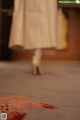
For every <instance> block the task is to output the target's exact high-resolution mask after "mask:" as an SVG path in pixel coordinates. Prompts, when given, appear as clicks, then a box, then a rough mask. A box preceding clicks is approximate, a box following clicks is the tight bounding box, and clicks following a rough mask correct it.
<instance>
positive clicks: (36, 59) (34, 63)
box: [32, 49, 42, 75]
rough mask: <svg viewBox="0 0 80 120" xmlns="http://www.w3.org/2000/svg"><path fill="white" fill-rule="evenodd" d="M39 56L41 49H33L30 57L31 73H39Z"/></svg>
mask: <svg viewBox="0 0 80 120" xmlns="http://www.w3.org/2000/svg"><path fill="white" fill-rule="evenodd" d="M41 57H42V50H41V49H35V50H34V53H33V57H32V67H33V74H36V75H40V74H41V69H40V66H41Z"/></svg>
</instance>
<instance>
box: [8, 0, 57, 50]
mask: <svg viewBox="0 0 80 120" xmlns="http://www.w3.org/2000/svg"><path fill="white" fill-rule="evenodd" d="M16 46H20V47H22V48H23V49H36V48H53V47H54V48H57V0H14V13H13V19H12V27H11V33H10V41H9V47H10V48H14V47H16Z"/></svg>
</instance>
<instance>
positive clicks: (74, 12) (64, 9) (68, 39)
mask: <svg viewBox="0 0 80 120" xmlns="http://www.w3.org/2000/svg"><path fill="white" fill-rule="evenodd" d="M13 2H14V1H13V0H0V61H14V60H24V61H28V60H30V59H31V54H32V52H31V51H27V50H26V51H15V50H11V49H9V48H8V43H9V35H10V29H11V22H12V13H13V8H14V4H13ZM58 4H59V7H60V9H61V12H60V13H59V15H58V17H59V19H60V18H62V24H61V25H59V28H58V30H60V31H62V33H61V34H62V46H63V49H60V50H55V49H50V50H43V59H44V60H45V59H47V60H56V61H58V60H59V61H60V60H61V61H63V60H65V61H80V0H59V1H58Z"/></svg>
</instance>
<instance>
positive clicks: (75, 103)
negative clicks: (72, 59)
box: [0, 62, 80, 120]
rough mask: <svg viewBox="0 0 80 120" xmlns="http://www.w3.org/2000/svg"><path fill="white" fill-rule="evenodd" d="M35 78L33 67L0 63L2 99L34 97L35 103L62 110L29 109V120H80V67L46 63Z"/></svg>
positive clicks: (19, 63)
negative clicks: (42, 71) (4, 97)
mask: <svg viewBox="0 0 80 120" xmlns="http://www.w3.org/2000/svg"><path fill="white" fill-rule="evenodd" d="M43 68H44V74H43V75H42V76H34V75H32V74H31V65H30V64H29V63H21V62H17V63H2V62H1V63H0V96H1V97H2V96H30V97H31V98H32V101H33V102H34V103H48V104H50V105H54V106H58V107H59V108H58V109H52V110H50V109H25V111H26V112H27V114H28V115H27V117H26V120H80V64H79V63H44V64H43Z"/></svg>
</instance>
